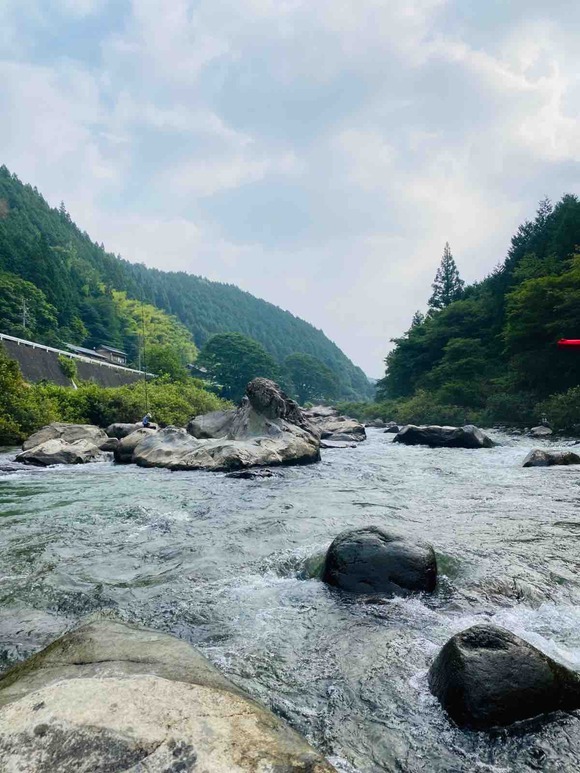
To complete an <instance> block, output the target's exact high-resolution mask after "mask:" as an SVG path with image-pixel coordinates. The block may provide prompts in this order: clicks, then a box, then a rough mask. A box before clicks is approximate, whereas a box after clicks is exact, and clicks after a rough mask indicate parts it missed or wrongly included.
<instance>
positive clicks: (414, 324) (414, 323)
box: [411, 311, 425, 327]
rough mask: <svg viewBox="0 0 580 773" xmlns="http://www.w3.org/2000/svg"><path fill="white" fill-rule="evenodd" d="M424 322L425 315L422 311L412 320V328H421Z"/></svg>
mask: <svg viewBox="0 0 580 773" xmlns="http://www.w3.org/2000/svg"><path fill="white" fill-rule="evenodd" d="M423 322H425V315H424V314H423V312H422V311H416V312H415V313H414V314H413V319H412V320H411V327H419V326H420V325H422V324H423Z"/></svg>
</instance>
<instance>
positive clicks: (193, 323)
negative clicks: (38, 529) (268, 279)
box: [0, 166, 373, 399]
mask: <svg viewBox="0 0 580 773" xmlns="http://www.w3.org/2000/svg"><path fill="white" fill-rule="evenodd" d="M0 272H2V275H3V276H2V277H0V281H3V283H4V284H3V286H0V294H2V293H4V294H5V295H12V296H13V297H16V296H21V297H22V299H23V301H24V302H26V297H29V298H30V301H29V302H28V306H30V308H29V309H28V313H29V314H31V316H35V317H36V318H38V319H41V318H42V319H44V320H45V322H44V323H42V324H40V323H38V332H37V334H38V336H39V338H40V339H41V340H43V341H45V342H47V343H62V342H64V341H71V342H74V343H78V344H81V345H88V346H95V345H96V344H98V343H103V342H106V343H108V344H110V345H112V346H119V347H123V346H126V345H127V342H126V340H124V337H123V335H124V333H123V328H122V324H121V320H120V319H119V317H118V314H117V312H116V308H115V303H114V301H113V296H112V293H113V291H114V290H116V291H123V292H126V294H127V297H128V298H133V299H136V300H144V301H145V302H146V303H150V304H152V305H154V306H156V307H158V308H159V309H162V310H163V311H165V312H166V313H167V314H169V315H172V316H174V317H176V318H177V320H179V322H181V323H182V324H183V325H185V327H186V328H187V329H188V330H189V331H190V332H191V334H192V336H193V339H194V341H195V343H196V345H197V346H198V347H201V346H202V345H203V344H204V343H205V341H206V340H207V339H208V338H209V337H210V336H212V335H214V334H216V333H225V332H238V333H243V334H244V335H247V336H250V337H251V338H253V339H255V340H256V341H259V342H260V343H261V344H262V345H263V346H264V347H265V349H266V350H267V351H268V352H270V354H272V355H273V356H274V358H275V359H276V360H277V361H278V362H282V360H283V359H284V358H285V357H287V356H288V355H290V354H293V353H295V352H303V353H305V354H310V355H313V356H315V357H317V358H318V359H320V360H321V361H322V362H323V363H325V364H326V365H327V366H328V367H329V368H331V370H332V371H333V372H334V373H335V375H336V376H337V379H338V382H339V392H340V397H343V398H353V399H354V398H359V399H360V398H366V397H368V396H370V394H371V393H372V391H373V390H372V387H371V386H370V384H369V381H368V379H367V377H366V376H365V374H364V373H363V371H362V370H361V369H360V368H359V367H357V366H356V365H354V364H353V363H352V362H351V361H350V360H349V358H348V357H347V356H346V355H345V354H344V353H343V352H342V351H341V350H340V349H339V347H338V346H337V345H336V344H334V343H333V342H332V341H330V339H328V338H327V337H326V335H325V334H324V333H323V332H322V331H321V330H318V329H317V328H315V327H314V326H313V325H311V324H309V323H308V322H305V321H304V320H302V319H300V318H298V317H295V316H294V315H293V314H291V313H290V312H288V311H284V310H282V309H280V308H278V307H277V306H274V305H273V304H271V303H268V302H267V301H264V300H261V299H259V298H256V297H254V296H253V295H251V294H250V293H248V292H245V291H243V290H241V289H240V288H238V287H236V286H235V285H230V284H223V283H220V282H212V281H210V280H208V279H205V278H204V277H200V276H194V275H191V274H187V273H185V272H166V271H161V270H159V269H154V268H148V267H146V266H144V265H143V264H135V263H130V262H129V261H128V260H125V259H123V258H121V257H120V256H115V255H113V254H111V253H109V252H107V251H106V250H105V248H104V246H103V245H102V244H101V245H99V244H97V243H95V242H93V241H92V240H91V238H90V237H89V235H88V234H87V233H86V232H82V231H81V230H80V229H79V228H78V227H77V226H76V225H75V223H74V222H73V221H72V220H71V218H70V216H69V214H68V212H67V211H66V209H65V207H64V205H61V207H60V208H58V209H56V208H52V207H50V206H49V204H48V203H47V202H46V201H45V199H44V198H43V197H42V195H41V194H40V193H39V192H38V190H37V189H36V188H33V187H31V186H30V185H25V184H23V183H22V182H21V181H20V180H19V179H18V177H17V176H16V175H14V174H11V173H10V171H9V170H8V169H7V168H6V167H5V166H2V167H0ZM16 278H18V281H20V285H18V286H17V280H16ZM22 280H24V282H29V283H31V284H32V285H34V288H37V290H39V291H41V293H42V294H43V295H44V297H41V296H40V295H38V296H36V295H34V293H33V291H32V288H31V287H30V286H28V285H25V284H23V283H22ZM21 302H22V301H21ZM43 303H45V305H46V308H44V306H42V304H43ZM35 304H36V305H35ZM35 308H36V309H37V310H36V312H35V311H34V309H35ZM22 313H23V314H26V313H27V309H26V308H23V309H22ZM51 316H52V317H55V318H56V319H55V320H54V321H52V322H50V323H49V322H47V321H46V320H49V319H50V318H51ZM19 317H20V308H19V307H17V306H15V305H14V303H13V304H12V305H10V303H8V302H5V303H2V302H0V326H2V327H3V330H4V332H7V333H11V332H12V333H13V334H14V335H19V334H21V333H22V330H19V329H18V320H19Z"/></svg>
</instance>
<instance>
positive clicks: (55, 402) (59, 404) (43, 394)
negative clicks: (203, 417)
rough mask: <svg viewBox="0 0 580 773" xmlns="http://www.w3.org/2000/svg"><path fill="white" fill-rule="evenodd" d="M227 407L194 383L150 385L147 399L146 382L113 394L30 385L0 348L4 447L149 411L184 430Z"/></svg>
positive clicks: (129, 418) (156, 418)
mask: <svg viewBox="0 0 580 773" xmlns="http://www.w3.org/2000/svg"><path fill="white" fill-rule="evenodd" d="M228 406H229V404H228V403H224V401H223V400H220V399H219V398H218V397H216V396H215V395H213V394H211V393H209V392H207V391H206V390H205V389H204V388H203V384H201V382H199V381H196V380H195V379H191V378H189V379H188V380H187V382H185V383H174V382H169V381H168V380H166V379H163V378H158V379H154V380H153V381H151V382H149V383H148V384H147V396H146V395H145V384H144V383H143V382H142V381H140V382H138V383H136V384H131V385H129V386H123V387H115V388H105V387H99V386H97V385H96V384H93V383H88V384H80V385H79V387H78V389H71V388H69V387H61V386H56V385H55V384H47V383H41V384H33V385H29V384H26V383H25V382H24V379H23V378H22V374H21V373H20V370H19V368H18V365H17V363H16V362H15V361H14V360H11V359H10V358H9V357H8V356H7V355H6V352H5V350H4V348H3V347H2V346H0V444H4V445H15V444H17V443H20V442H22V440H23V439H24V438H26V437H27V436H28V435H30V434H31V433H32V432H34V431H36V430H37V429H39V428H40V427H42V426H44V425H45V424H49V423H50V422H52V421H66V422H72V423H81V424H85V423H86V424H97V425H99V426H101V427H106V426H107V425H109V424H112V423H113V422H116V421H124V422H134V421H138V420H139V419H141V418H142V417H143V415H144V414H145V412H146V410H147V409H148V410H149V412H150V413H151V414H152V416H153V419H154V421H156V422H158V423H160V424H162V425H166V424H176V425H179V426H183V425H185V424H186V423H187V421H188V420H189V419H190V418H191V417H192V416H196V415H198V414H201V413H208V412H209V411H216V410H220V409H222V408H224V407H228Z"/></svg>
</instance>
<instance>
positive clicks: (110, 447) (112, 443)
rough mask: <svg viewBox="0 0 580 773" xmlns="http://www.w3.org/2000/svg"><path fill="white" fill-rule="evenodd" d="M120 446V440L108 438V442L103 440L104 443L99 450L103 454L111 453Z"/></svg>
mask: <svg viewBox="0 0 580 773" xmlns="http://www.w3.org/2000/svg"><path fill="white" fill-rule="evenodd" d="M118 445H119V439H118V438H116V437H108V438H107V439H106V440H103V442H102V443H100V444H99V450H100V451H103V452H111V451H114V450H115V449H116V448H117V446H118Z"/></svg>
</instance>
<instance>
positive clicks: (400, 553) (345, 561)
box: [322, 526, 437, 596]
mask: <svg viewBox="0 0 580 773" xmlns="http://www.w3.org/2000/svg"><path fill="white" fill-rule="evenodd" d="M322 579H323V580H324V582H325V583H327V584H328V585H333V586H335V587H337V588H341V589H342V590H346V591H351V592H354V593H381V594H388V595H398V596H401V595H403V596H404V595H407V594H408V593H410V592H412V591H426V592H428V593H430V592H431V591H433V590H434V589H435V585H436V582H437V561H436V559H435V552H434V550H433V548H432V547H431V545H427V544H424V543H417V542H413V541H411V540H408V539H406V538H405V537H402V536H400V535H398V534H392V533H390V532H387V531H384V530H383V529H379V528H378V527H376V526H369V527H367V528H364V529H351V530H348V531H344V532H342V534H339V535H338V537H336V538H335V539H334V541H333V542H332V544H331V545H330V547H329V548H328V552H327V554H326V559H325V562H324V570H323V573H322Z"/></svg>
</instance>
